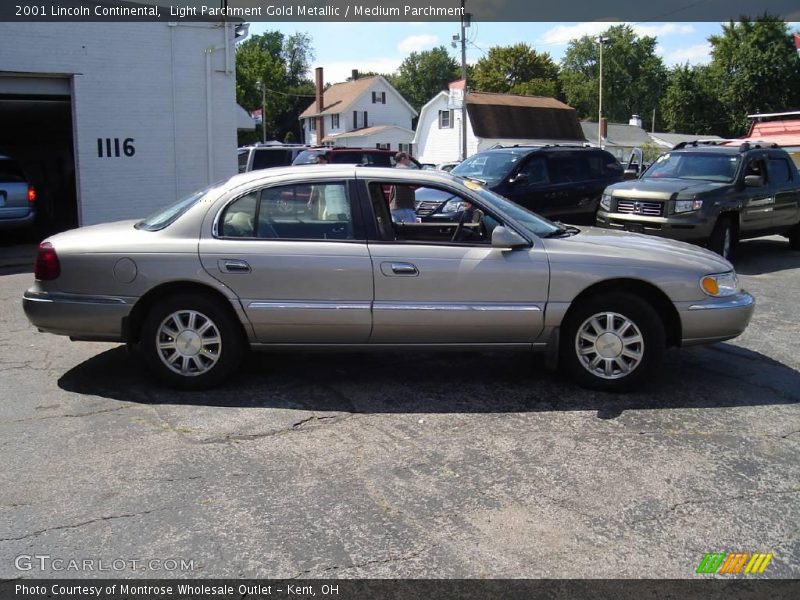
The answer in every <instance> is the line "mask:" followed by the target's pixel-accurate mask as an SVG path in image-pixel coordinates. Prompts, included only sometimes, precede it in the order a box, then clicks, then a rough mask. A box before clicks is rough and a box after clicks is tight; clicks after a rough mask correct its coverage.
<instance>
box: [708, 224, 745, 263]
mask: <svg viewBox="0 0 800 600" xmlns="http://www.w3.org/2000/svg"><path fill="white" fill-rule="evenodd" d="M738 241H739V240H738V239H737V237H736V230H735V229H734V227H733V221H732V220H731V218H730V217H729V216H727V215H723V216H721V217H720V218H719V219H718V220H717V224H716V225H715V226H714V231H712V232H711V237H710V238H709V240H708V247H709V249H711V250H713V251H714V252H716V253H717V254H719V255H720V256H721V257H722V258H724V259H726V260H731V258H733V255H734V253H735V252H736V244H737V242H738Z"/></svg>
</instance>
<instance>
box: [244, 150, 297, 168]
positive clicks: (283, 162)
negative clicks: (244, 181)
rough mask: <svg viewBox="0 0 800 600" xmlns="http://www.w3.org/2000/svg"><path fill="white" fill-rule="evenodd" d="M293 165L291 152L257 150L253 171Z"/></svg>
mask: <svg viewBox="0 0 800 600" xmlns="http://www.w3.org/2000/svg"><path fill="white" fill-rule="evenodd" d="M291 164H292V152H291V150H266V149H265V150H256V151H255V156H253V170H254V171H256V170H258V169H270V168H272V167H285V166H287V165H291Z"/></svg>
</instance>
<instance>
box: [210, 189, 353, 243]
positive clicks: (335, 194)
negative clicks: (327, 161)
mask: <svg viewBox="0 0 800 600" xmlns="http://www.w3.org/2000/svg"><path fill="white" fill-rule="evenodd" d="M219 235H220V237H224V238H248V239H262V240H264V239H276V240H352V239H354V227H353V217H352V211H351V207H350V198H349V196H348V193H347V186H346V185H345V184H344V183H343V182H334V183H317V184H312V185H305V184H295V185H282V186H275V187H269V188H265V189H263V190H255V191H253V192H250V193H248V194H247V195H245V196H242V197H241V198H237V199H236V200H234V201H233V202H231V203H230V204H229V205H228V206H227V207H226V208H225V209H224V211H223V213H222V215H221V218H220V220H219Z"/></svg>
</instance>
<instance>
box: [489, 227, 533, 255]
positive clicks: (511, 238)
mask: <svg viewBox="0 0 800 600" xmlns="http://www.w3.org/2000/svg"><path fill="white" fill-rule="evenodd" d="M529 245H530V244H529V243H528V241H527V240H526V239H525V238H523V237H522V236H521V235H520V234H518V233H517V232H516V231H512V230H511V229H508V228H507V227H503V226H502V225H498V226H497V227H495V228H494V231H492V248H502V249H504V250H511V249H513V248H523V247H528V246H529Z"/></svg>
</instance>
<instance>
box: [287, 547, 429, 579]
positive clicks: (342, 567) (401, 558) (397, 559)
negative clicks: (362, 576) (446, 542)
mask: <svg viewBox="0 0 800 600" xmlns="http://www.w3.org/2000/svg"><path fill="white" fill-rule="evenodd" d="M434 548H436V546H431V547H430V548H424V549H422V550H417V551H416V552H411V553H409V554H407V555H404V556H393V557H389V558H384V559H376V560H367V561H364V562H361V563H352V564H350V565H333V566H330V567H324V568H323V569H321V570H320V569H308V570H305V571H300V572H299V573H298V574H297V575H294V576H292V577H290V578H289V579H300V578H302V577H303V575H308V574H310V573H313V572H315V571H318V572H320V573H328V572H330V571H349V570H350V569H359V568H361V567H368V566H369V565H385V564H389V563H393V562H404V561H407V560H411V559H413V558H417V557H418V556H419V555H420V554H422V553H423V552H425V551H427V550H433V549H434Z"/></svg>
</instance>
